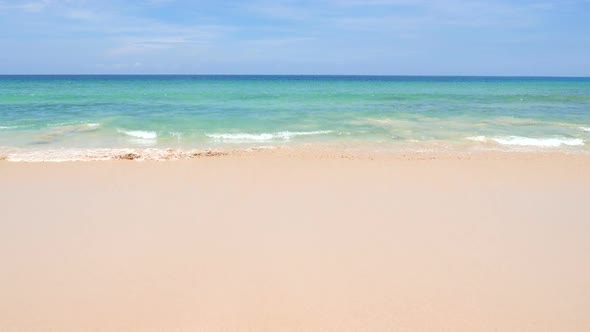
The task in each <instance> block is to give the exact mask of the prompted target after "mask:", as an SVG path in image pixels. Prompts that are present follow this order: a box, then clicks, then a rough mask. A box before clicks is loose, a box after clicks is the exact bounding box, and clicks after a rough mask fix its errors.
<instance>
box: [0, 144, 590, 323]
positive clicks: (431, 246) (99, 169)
mask: <svg viewBox="0 0 590 332" xmlns="http://www.w3.org/2000/svg"><path fill="white" fill-rule="evenodd" d="M0 184H1V186H0V212H1V218H0V219H1V221H0V262H1V264H0V294H1V296H0V331H44V332H45V331H455V332H456V331H469V332H471V331H519V332H522V331H535V332H538V331H590V312H589V308H590V241H589V240H588V234H590V203H589V202H590V201H589V197H590V156H583V155H565V154H524V153H481V154H476V155H459V154H456V155H452V154H451V155H434V154H406V155H403V154H393V155H389V154H375V155H371V154H365V155H350V154H337V153H334V154H328V155H324V154H315V153H310V154H306V153H294V154H280V153H273V152H259V153H251V154H243V155H221V156H215V157H211V158H208V157H204V158H198V159H193V160H183V161H166V162H153V161H144V162H141V161H128V160H120V161H105V162H66V163H13V162H8V161H0Z"/></svg>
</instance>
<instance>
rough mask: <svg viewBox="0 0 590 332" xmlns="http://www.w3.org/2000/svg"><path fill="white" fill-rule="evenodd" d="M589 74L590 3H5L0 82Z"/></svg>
mask: <svg viewBox="0 0 590 332" xmlns="http://www.w3.org/2000/svg"><path fill="white" fill-rule="evenodd" d="M101 73H112V74H164V73H170V74H382V75H553V76H560V75H563V76H590V0H561V1H557V0H547V1H526V0H522V1H504V0H497V1H491V0H473V1H460V0H431V1H426V0H416V1H411V0H364V1H363V0H315V1H310V0H304V1H295V0H292V1H283V0H275V1H271V0H252V1H222V0H219V1H204V0H203V1H199V0H195V1H188V0H135V1H133V0H127V1H123V0H94V1H93V0H0V74H101Z"/></svg>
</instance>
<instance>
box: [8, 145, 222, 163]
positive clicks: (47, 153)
mask: <svg viewBox="0 0 590 332" xmlns="http://www.w3.org/2000/svg"><path fill="white" fill-rule="evenodd" d="M130 154H132V155H134V158H133V159H136V160H140V161H142V160H156V161H164V160H181V159H191V158H195V157H201V156H205V157H207V156H218V155H223V154H224V153H223V152H221V151H212V150H181V149H160V148H139V149H108V148H105V149H100V148H98V149H77V148H73V149H39V150H37V149H10V150H4V151H2V150H0V157H3V158H4V159H6V160H7V161H11V162H68V161H106V160H119V159H129V158H128V157H127V156H128V155H130Z"/></svg>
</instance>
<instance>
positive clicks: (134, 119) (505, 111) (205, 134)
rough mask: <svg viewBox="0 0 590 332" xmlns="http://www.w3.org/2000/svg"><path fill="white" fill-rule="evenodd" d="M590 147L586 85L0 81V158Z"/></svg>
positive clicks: (463, 80) (418, 79) (198, 78)
mask: <svg viewBox="0 0 590 332" xmlns="http://www.w3.org/2000/svg"><path fill="white" fill-rule="evenodd" d="M277 148H325V149H343V150H363V151H396V152H399V151H404V152H405V151H408V152H412V151H419V152H423V151H432V152H455V151H461V152H478V151H488V150H490V151H496V150H498V151H526V152H565V153H589V152H590V78H562V77H450V76H449V77H443V76H432V77H430V76H255V75H245V76H234V75H178V76H175V75H156V76H153V75H145V76H131V75H129V76H127V75H116V76H105V75H99V76H94V75H57V76H54V75H46V76H0V158H1V159H6V160H9V161H68V160H108V159H116V158H118V157H119V156H121V155H122V154H128V153H133V154H134V155H135V156H137V157H138V159H182V158H188V157H190V156H192V155H194V153H195V151H209V150H211V151H234V150H251V149H277Z"/></svg>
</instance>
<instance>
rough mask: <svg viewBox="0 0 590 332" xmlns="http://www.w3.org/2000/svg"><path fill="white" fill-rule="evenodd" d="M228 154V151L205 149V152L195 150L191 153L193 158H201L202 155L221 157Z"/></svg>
mask: <svg viewBox="0 0 590 332" xmlns="http://www.w3.org/2000/svg"><path fill="white" fill-rule="evenodd" d="M225 155H227V153H226V152H220V151H204V152H194V153H192V154H191V157H193V158H201V157H221V156H225Z"/></svg>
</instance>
